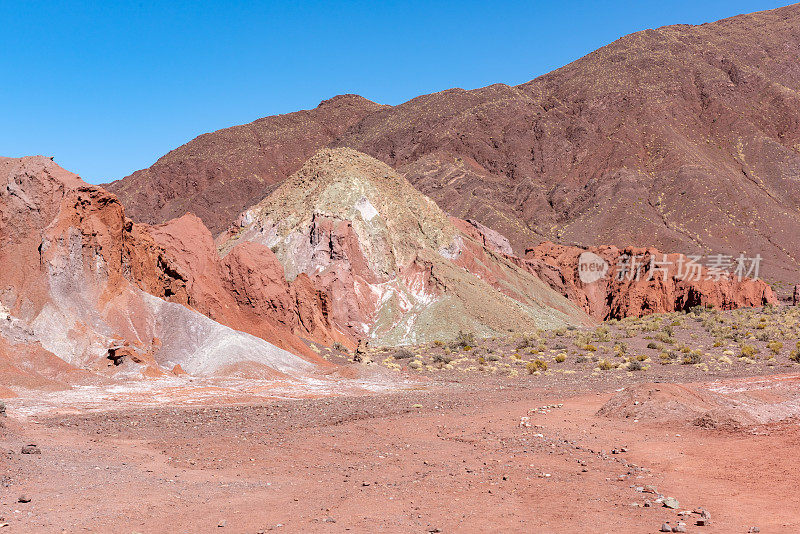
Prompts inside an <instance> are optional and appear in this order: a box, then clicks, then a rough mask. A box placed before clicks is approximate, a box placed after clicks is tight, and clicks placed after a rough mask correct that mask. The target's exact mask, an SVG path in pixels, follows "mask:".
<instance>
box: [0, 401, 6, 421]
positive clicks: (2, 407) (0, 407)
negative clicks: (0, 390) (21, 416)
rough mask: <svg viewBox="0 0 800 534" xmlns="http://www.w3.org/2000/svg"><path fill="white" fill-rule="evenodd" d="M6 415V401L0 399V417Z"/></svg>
mask: <svg viewBox="0 0 800 534" xmlns="http://www.w3.org/2000/svg"><path fill="white" fill-rule="evenodd" d="M5 415H6V403H5V402H3V401H0V417H5Z"/></svg>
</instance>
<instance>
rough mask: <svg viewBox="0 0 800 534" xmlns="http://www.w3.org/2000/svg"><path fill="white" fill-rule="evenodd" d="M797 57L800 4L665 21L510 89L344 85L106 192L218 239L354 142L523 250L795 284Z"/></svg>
mask: <svg viewBox="0 0 800 534" xmlns="http://www.w3.org/2000/svg"><path fill="white" fill-rule="evenodd" d="M798 54H800V7H798V5H792V6H787V7H783V8H779V9H776V10H771V11H762V12H757V13H752V14H749V15H738V16H736V17H731V18H727V19H722V20H720V21H717V22H713V23H706V24H703V25H698V26H690V25H672V26H664V27H662V28H658V29H653V30H644V31H642V32H637V33H635V34H631V35H628V36H625V37H622V38H620V39H618V40H616V41H614V42H612V43H610V44H609V45H606V46H604V47H602V48H600V49H598V50H596V51H594V52H591V53H589V54H587V55H586V56H584V57H582V58H580V59H578V60H576V61H574V62H572V63H570V64H568V65H565V66H564V67H561V68H559V69H556V70H555V71H552V72H550V73H547V74H545V75H543V76H540V77H537V78H535V79H534V80H531V81H529V82H526V83H523V84H520V85H518V86H514V87H512V86H507V85H503V84H494V85H489V86H486V87H483V88H479V89H473V90H463V89H449V90H445V91H441V92H438V93H433V94H430V95H421V96H419V97H417V98H414V99H412V100H409V101H408V102H405V103H403V104H400V105H398V106H381V105H379V104H376V103H374V102H370V101H368V100H366V99H363V98H361V97H357V96H355V95H343V96H341V97H335V98H333V99H331V100H328V101H325V102H323V104H321V105H320V106H318V107H317V108H315V109H314V110H309V111H302V112H296V113H293V114H288V115H280V116H273V117H265V118H263V119H259V120H258V121H254V122H252V123H249V124H248V125H243V126H238V127H236V126H235V127H232V128H228V129H226V130H221V131H219V132H214V133H210V134H204V136H201V137H199V138H197V139H195V140H194V141H190V142H189V143H187V144H186V145H184V146H183V147H180V148H179V149H176V150H175V151H172V152H170V155H169V156H170V157H169V158H168V159H165V160H164V161H162V160H159V163H157V164H156V165H154V166H153V167H151V168H149V169H146V170H143V171H137V173H138V174H137V173H134V175H131V176H130V177H127V178H124V179H123V180H121V181H117V182H114V183H112V184H109V186H108V187H109V188H110V189H111V190H112V191H114V192H116V193H117V194H119V196H120V197H121V198H122V199H123V202H124V203H125V204H126V206H128V208H129V212H130V213H131V214H132V216H133V217H134V218H136V219H137V220H143V221H145V222H160V220H161V219H163V218H171V217H174V216H178V215H181V213H180V212H181V210H189V209H190V210H191V211H193V212H195V213H197V214H198V216H200V217H201V219H203V220H204V222H206V224H207V225H208V226H209V227H210V228H211V229H212V231H213V232H214V233H219V232H222V231H224V229H225V228H226V227H227V225H228V224H229V223H230V222H231V221H232V220H233V219H234V218H235V217H236V216H238V214H239V213H240V212H241V211H242V210H244V209H246V208H247V206H250V205H252V204H254V203H256V202H257V201H258V200H260V199H261V198H263V197H265V196H266V195H268V194H269V193H270V192H271V191H272V189H273V188H274V187H275V185H276V184H278V183H280V182H281V181H282V180H284V179H285V178H286V177H287V176H289V175H290V174H291V173H292V172H295V171H296V170H297V169H299V168H300V166H301V165H302V163H303V162H304V161H305V160H306V159H308V158H309V157H311V155H313V153H314V152H315V151H316V150H317V149H319V148H323V147H325V146H334V147H337V146H346V147H351V148H354V149H356V150H359V151H361V152H364V153H367V154H369V155H371V156H373V157H375V158H377V159H379V160H381V161H384V162H386V163H389V164H390V165H391V166H392V167H394V168H395V169H396V170H398V171H399V172H401V174H403V175H404V176H405V177H406V178H407V179H408V180H409V181H410V182H411V183H412V185H414V186H415V187H416V188H417V189H418V190H420V191H421V192H423V193H424V194H426V195H427V196H429V197H431V198H433V200H434V201H436V202H437V203H438V204H439V205H440V206H441V207H442V208H443V209H444V210H445V211H447V212H448V213H451V214H452V215H454V216H457V217H460V218H464V219H466V218H470V219H474V220H476V221H478V222H480V223H482V224H484V225H486V226H488V227H490V228H493V229H495V230H498V231H499V232H500V233H502V234H503V235H506V236H507V237H508V238H509V239H510V241H511V243H512V245H513V246H514V248H515V250H517V251H518V252H519V253H521V251H522V250H524V249H525V248H527V247H529V246H533V245H535V244H537V243H539V242H542V241H556V242H559V243H562V244H579V245H585V246H599V245H604V244H614V245H618V246H629V245H630V246H656V247H658V248H659V249H661V250H665V251H670V252H682V253H685V254H711V253H726V254H731V255H738V254H739V253H741V252H747V253H749V254H752V255H755V254H762V255H763V256H764V258H765V262H764V269H765V273H766V274H767V275H768V276H769V277H771V278H773V279H779V280H785V281H786V280H793V279H795V278H796V277H797V273H798V270H800V267H799V266H798V265H799V264H798V258H800V236H797V235H796V234H797V232H795V231H793V229H794V228H797V227H798V226H800V187H798V186H799V185H800V178H799V177H800V155H799V154H798V153H799V152H800V112H799V111H798V110H800V97H798V91H800V67H799V66H798V65H797V63H796V61H795V58H796V57H797V56H798ZM252 132H257V133H252ZM245 137H246V138H247V139H245V140H242V138H245ZM165 158H166V156H165ZM162 159H163V158H162ZM230 162H233V163H230ZM242 169H246V170H245V171H242ZM256 171H257V172H256ZM231 184H235V185H236V187H231Z"/></svg>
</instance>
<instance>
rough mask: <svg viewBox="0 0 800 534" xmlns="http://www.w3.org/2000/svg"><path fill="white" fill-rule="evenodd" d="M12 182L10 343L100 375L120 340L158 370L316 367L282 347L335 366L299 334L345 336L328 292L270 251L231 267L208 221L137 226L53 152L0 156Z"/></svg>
mask: <svg viewBox="0 0 800 534" xmlns="http://www.w3.org/2000/svg"><path fill="white" fill-rule="evenodd" d="M0 182H5V184H4V187H3V188H2V189H0V244H2V246H0V264H2V265H4V267H5V266H7V268H4V269H3V270H2V271H0V288H3V289H2V291H0V312H2V313H0V315H3V316H4V317H5V318H7V319H8V321H10V322H9V325H12V326H13V328H11V326H7V325H5V323H2V324H0V341H1V342H5V343H11V344H12V345H14V346H15V347H19V346H22V345H21V344H27V345H30V346H31V347H34V349H32V350H34V352H35V353H37V354H38V353H39V352H37V351H40V352H41V353H42V354H51V353H52V354H55V356H58V358H61V360H63V361H64V362H66V363H64V365H67V364H70V365H72V366H78V367H84V368H87V369H90V368H91V369H94V370H95V371H103V368H104V367H105V366H108V365H112V362H111V360H108V358H107V356H108V355H109V354H110V353H109V352H108V349H109V348H112V347H113V348H116V347H119V348H120V350H121V351H122V352H121V353H124V354H128V355H131V356H132V355H136V357H135V358H134V357H130V358H119V359H116V360H115V361H114V363H117V364H119V365H118V367H119V368H120V370H122V371H125V372H129V371H130V369H129V367H128V366H127V365H126V362H128V361H131V362H133V363H136V364H139V365H140V366H142V367H144V368H143V369H142V370H141V372H142V374H143V375H146V376H155V375H159V374H161V373H162V371H161V370H159V366H160V365H165V366H166V365H167V364H168V367H166V368H168V369H171V368H172V367H174V366H175V364H179V363H183V365H182V366H181V367H182V368H186V369H187V370H190V369H195V370H198V371H201V372H207V373H211V372H216V371H215V370H217V369H218V368H219V367H220V366H224V365H230V366H233V367H236V366H238V368H244V367H247V366H244V367H243V364H242V363H241V362H242V361H248V360H247V358H250V357H252V358H253V360H252V361H256V362H261V363H258V364H257V365H261V366H262V367H263V366H264V365H266V366H267V367H269V365H270V363H269V362H275V364H276V365H277V367H276V369H277V368H281V369H283V370H294V369H306V368H307V367H305V366H308V364H307V363H298V361H295V360H293V359H292V358H294V357H293V356H291V355H290V354H287V353H284V352H283V351H280V350H279V349H278V348H276V347H280V348H283V349H285V350H286V351H288V352H289V353H293V354H296V355H303V356H304V357H305V358H306V359H307V360H311V361H313V362H316V363H324V362H323V361H322V360H321V359H320V358H319V357H318V356H317V355H316V353H314V352H313V351H312V350H310V348H309V347H308V345H306V343H304V342H303V341H302V340H301V339H300V338H299V337H298V335H302V336H304V337H305V338H306V339H311V340H317V341H321V342H331V340H333V339H339V338H341V339H343V340H345V338H344V337H343V336H341V335H339V334H337V333H336V332H334V329H333V328H332V327H331V325H330V323H329V321H328V318H327V310H326V308H325V306H326V301H325V297H324V295H320V294H318V292H317V290H316V289H315V288H314V287H313V286H312V285H311V284H310V282H309V281H308V280H307V279H301V280H298V281H296V282H295V283H294V284H291V285H290V284H288V283H287V282H286V281H285V280H284V278H283V276H282V271H281V270H280V265H279V264H278V262H277V261H276V260H275V258H274V256H273V255H272V253H271V251H269V250H268V249H266V248H265V247H263V246H259V245H252V246H248V249H247V250H241V251H236V253H234V254H233V255H231V256H230V258H229V259H228V260H227V261H226V262H225V263H223V261H222V260H221V259H220V257H219V255H218V254H217V251H216V248H215V246H214V242H213V239H212V237H211V234H210V232H209V231H208V230H207V229H206V228H205V226H204V225H203V224H202V222H201V221H200V219H198V218H197V217H194V216H192V215H186V216H184V217H182V218H180V219H178V220H174V221H170V222H168V223H165V224H163V225H159V226H157V227H149V226H147V225H140V224H134V223H132V222H131V221H130V220H129V219H126V217H125V214H124V210H123V208H122V205H121V204H120V203H119V201H118V199H117V198H116V197H115V196H114V195H112V194H111V193H109V192H107V191H105V190H104V189H102V188H99V187H93V186H89V185H87V184H85V183H84V182H82V181H81V180H80V179H79V178H78V177H76V176H75V175H73V174H71V173H68V172H66V171H64V170H63V169H61V168H59V167H58V166H57V165H55V164H54V163H52V161H50V160H48V159H46V158H41V157H33V158H21V159H10V158H4V159H0ZM236 260H238V261H236ZM248 268H253V269H255V271H258V273H256V274H257V275H258V276H261V278H260V280H261V282H262V283H261V285H260V286H258V287H253V288H250V287H248V288H247V290H248V291H249V299H241V298H239V297H240V296H241V294H242V290H243V287H244V286H246V285H247V284H248V283H250V282H251V281H252V279H253V277H254V276H255V275H254V273H253V272H249V271H247V269H248ZM262 270H263V273H261V271H262ZM155 297H158V298H160V299H163V301H165V302H170V303H175V304H173V305H172V307H170V306H167V305H162V304H159V301H158V300H157V299H154V298H155ZM278 301H280V302H281V303H282V304H284V305H281V306H271V305H270V304H272V303H274V302H278ZM178 304H180V305H183V307H185V309H186V312H185V313H184V312H182V311H181V306H178ZM201 314H202V315H201ZM203 315H204V316H206V317H208V318H209V319H210V320H209V319H206V318H204V317H203ZM212 320H213V321H212ZM222 325H225V326H228V327H230V328H231V329H232V330H227V329H225V328H224V326H222ZM193 332H194V333H193ZM243 332H245V333H249V334H252V335H253V336H256V337H257V338H260V339H262V340H264V341H267V342H269V343H262V342H260V341H256V340H255V338H248V337H247V336H246V335H245V334H243ZM226 344H230V346H231V349H229V350H226V349H225V346H226ZM35 347H39V348H38V349H35ZM193 347H194V348H193ZM45 349H46V350H45ZM162 349H164V350H162ZM114 354H116V351H115V352H114ZM251 355H252V356H251ZM55 356H53V358H55ZM214 358H222V359H223V360H225V361H220V362H215V361H214ZM228 360H230V362H229V363H225V362H227V361H228ZM298 360H299V359H298ZM43 361H47V360H46V359H45V360H43ZM217 363H219V365H217ZM248 365H249V364H248ZM68 367H69V365H68ZM233 367H232V368H233ZM250 367H252V366H250ZM190 372H191V370H190ZM265 372H268V371H265Z"/></svg>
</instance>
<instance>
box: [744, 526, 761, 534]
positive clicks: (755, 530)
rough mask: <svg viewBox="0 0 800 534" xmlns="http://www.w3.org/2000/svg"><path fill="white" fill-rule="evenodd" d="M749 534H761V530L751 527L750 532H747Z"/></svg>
mask: <svg viewBox="0 0 800 534" xmlns="http://www.w3.org/2000/svg"><path fill="white" fill-rule="evenodd" d="M747 532H748V534H755V533H756V532H761V529H760V528H758V527H750V530H748V531H747Z"/></svg>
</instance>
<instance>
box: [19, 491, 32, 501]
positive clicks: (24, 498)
mask: <svg viewBox="0 0 800 534" xmlns="http://www.w3.org/2000/svg"><path fill="white" fill-rule="evenodd" d="M17 502H31V498H30V497H28V496H27V495H25V494H24V493H23V494H22V495H20V496H19V498H18V499H17Z"/></svg>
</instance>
